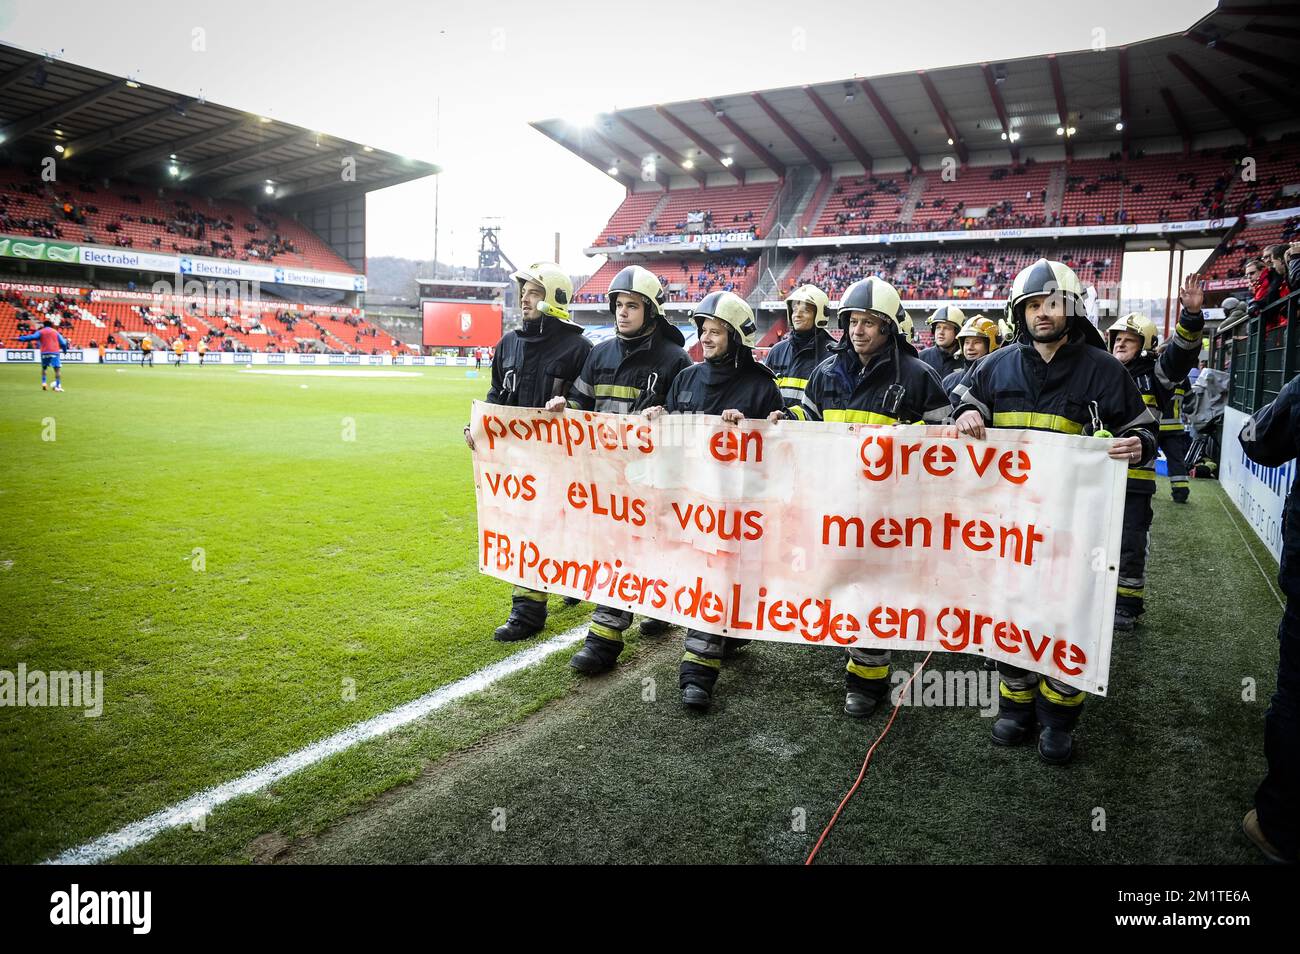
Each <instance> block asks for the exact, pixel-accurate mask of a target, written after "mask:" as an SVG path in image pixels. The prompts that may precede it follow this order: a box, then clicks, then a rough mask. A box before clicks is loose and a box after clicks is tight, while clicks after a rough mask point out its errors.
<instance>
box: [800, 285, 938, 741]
mask: <svg viewBox="0 0 1300 954" xmlns="http://www.w3.org/2000/svg"><path fill="white" fill-rule="evenodd" d="M900 311H901V308H900V305H899V300H898V292H897V291H896V290H895V289H894V286H892V285H890V284H889V283H888V282H886V281H884V280H882V279H880V278H876V277H874V276H872V277H871V278H864V279H862V280H861V281H858V282H854V283H853V284H852V285H850V286H849V287H848V288H847V289H846V290H845V292H844V296H843V297H842V298H841V299H840V306H839V324H840V329H841V330H842V331H843V332H844V334H843V337H841V339H840V342H839V344H838V345H836V348H835V353H834V354H832V355H831V356H830V357H829V358H827V359H826V360H825V361H823V362H822V363H821V364H820V365H818V366H817V369H816V370H815V371H813V373H812V377H811V378H810V379H809V380H808V387H807V388H806V389H805V390H804V396H803V414H802V415H796V414H794V413H793V412H791V413H790V415H789V416H790V417H796V416H799V417H802V418H803V419H804V420H811V421H847V422H849V423H858V424H915V423H926V424H940V423H943V422H944V421H947V420H950V419H951V416H952V405H951V404H950V403H949V401H948V396H947V395H946V394H945V393H944V390H943V386H942V384H941V383H940V381H939V376H938V375H937V374H936V373H935V372H934V369H933V368H931V367H930V366H929V365H927V364H925V363H924V362H922V361H921V359H920V358H918V357H917V356H916V349H915V348H913V347H912V345H911V343H910V342H909V341H908V340H907V339H906V338H905V337H904V335H903V333H902V329H901V328H900V327H899V323H898V315H899V312H900ZM844 680H845V683H846V692H845V698H844V711H845V713H847V714H848V715H851V716H853V717H855V718H859V719H862V718H866V717H867V716H869V715H871V713H872V712H874V711H875V710H876V707H877V706H878V705H879V704H880V700H881V699H883V698H884V696H885V693H886V690H887V689H888V687H889V650H878V649H870V650H867V649H859V648H858V647H856V646H854V647H851V648H850V649H849V651H848V662H847V664H846V666H845V673H844Z"/></svg>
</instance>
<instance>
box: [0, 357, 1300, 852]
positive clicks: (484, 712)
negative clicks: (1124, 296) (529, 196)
mask: <svg viewBox="0 0 1300 954" xmlns="http://www.w3.org/2000/svg"><path fill="white" fill-rule="evenodd" d="M65 383H66V385H67V391H66V392H65V393H63V394H57V395H56V394H52V393H47V392H42V391H41V390H40V389H39V384H38V373H37V372H36V370H35V369H33V368H31V367H14V366H10V367H6V366H0V460H3V480H0V605H3V613H2V614H0V669H7V670H13V669H14V668H15V667H16V666H17V664H18V663H19V662H23V663H25V664H26V665H27V667H28V668H29V669H46V670H54V669H59V670H69V669H79V670H87V669H88V670H94V669H101V670H103V671H104V679H105V683H104V688H105V708H104V713H103V715H102V716H100V717H99V718H95V719H87V718H85V717H84V716H83V715H82V713H81V711H80V710H68V709H59V708H43V709H30V708H22V709H17V708H0V862H31V861H38V860H41V859H44V858H48V857H52V856H53V855H55V854H57V853H58V852H60V851H62V850H65V849H67V848H70V847H73V846H75V845H77V844H80V843H82V842H84V841H87V840H89V839H91V838H94V837H96V836H98V835H101V834H104V833H106V832H109V831H113V830H115V829H117V828H120V827H122V826H123V825H126V824H128V823H130V822H132V821H136V820H138V819H140V818H143V817H145V816H147V815H148V814H150V813H151V812H153V811H156V810H158V809H159V808H162V807H164V806H166V805H169V804H172V803H175V802H178V801H181V800H183V799H185V798H187V797H189V796H190V795H193V794H194V793H196V792H198V791H200V790H202V789H205V788H208V787H210V786H212V785H216V784H219V783H221V782H224V781H228V780H229V779H232V778H234V777H236V776H238V775H240V774H242V773H244V772H247V771H249V770H251V769H253V768H256V767H258V766H260V765H263V764H265V763H266V762H268V761H271V760H272V759H275V758H277V757H278V756H281V755H284V754H285V753H287V752H290V751H292V750H294V749H297V748H299V747H301V746H303V745H306V744H308V743H310V742H313V741H316V740H318V739H321V738H323V737H325V736H328V735H330V734H332V733H334V732H336V731H338V730H340V729H342V728H345V727H347V726H349V725H352V724H354V723H356V722H359V721H361V720H363V719H365V718H368V717H370V716H373V715H377V714H379V713H382V712H385V711H387V710H389V709H391V708H393V707H394V706H397V705H399V704H401V703H403V702H406V701H408V700H410V699H413V698H415V697H417V696H419V695H422V694H423V693H426V692H428V691H429V690H431V689H433V688H435V687H437V686H439V685H444V684H446V683H448V682H451V681H453V680H455V679H457V678H459V677H461V676H464V675H466V674H468V673H470V672H472V671H474V670H476V669H479V668H482V667H483V666H484V665H487V664H489V663H490V662H493V661H495V660H498V659H501V658H504V657H505V656H507V655H510V654H512V653H514V652H517V651H519V650H520V648H521V647H520V646H517V645H513V646H511V645H502V644H498V643H494V642H493V641H492V640H491V639H490V632H491V629H492V628H493V627H494V626H495V625H496V624H497V623H499V622H500V621H501V619H502V618H503V616H504V612H505V609H506V601H507V589H508V588H507V587H506V586H505V585H504V584H502V583H499V582H497V581H494V580H490V579H487V578H484V577H481V576H480V575H479V574H478V573H477V571H476V566H475V559H474V553H475V550H474V496H473V488H472V480H471V474H472V470H471V465H470V459H469V454H468V452H467V450H466V449H465V448H464V446H463V444H462V443H461V437H460V428H461V425H462V424H463V423H464V421H465V420H466V419H467V416H468V408H469V403H470V401H471V400H473V399H474V398H475V397H479V396H481V395H482V394H483V393H484V391H485V389H486V381H485V378H484V376H480V377H478V378H477V379H469V378H467V377H466V376H465V372H464V370H463V369H435V368H428V369H423V370H422V372H421V373H420V375H419V377H410V378H362V377H352V378H347V377H316V376H292V375H285V376H280V375H268V374H251V373H246V372H243V371H237V370H234V369H230V368H202V369H200V368H197V367H188V366H187V367H184V368H180V369H177V368H172V367H167V366H165V365H161V364H160V365H159V366H158V367H156V368H153V369H142V368H138V367H133V368H116V367H112V366H105V367H99V366H87V367H78V366H72V367H70V368H68V369H67V370H66V381H65ZM303 385H306V387H303ZM50 419H52V421H51V420H50ZM349 436H351V437H352V438H353V439H347V438H348V437H349ZM47 437H53V438H54V439H53V440H48V439H44V438H47ZM1242 528H1243V524H1242V521H1241V518H1240V516H1239V515H1237V514H1236V512H1235V511H1231V512H1229V509H1225V507H1224V505H1223V497H1222V493H1221V491H1220V489H1219V488H1218V487H1217V485H1214V484H1207V483H1201V482H1195V483H1194V484H1193V500H1192V503H1191V504H1190V505H1189V506H1187V507H1175V506H1174V505H1173V504H1171V503H1170V502H1169V500H1168V492H1167V484H1166V483H1165V482H1164V481H1163V480H1161V481H1160V493H1159V495H1158V497H1157V513H1156V524H1155V532H1154V541H1153V553H1152V558H1151V562H1150V565H1149V568H1148V572H1149V588H1150V592H1151V604H1150V609H1149V612H1148V614H1147V617H1146V625H1145V626H1144V627H1143V628H1141V629H1139V630H1138V632H1137V633H1136V634H1135V635H1133V636H1123V635H1121V636H1117V638H1116V647H1115V658H1114V663H1113V667H1112V677H1111V685H1112V695H1111V696H1110V697H1109V698H1107V699H1104V700H1092V701H1091V702H1090V703H1089V707H1088V710H1087V711H1086V712H1085V713H1084V717H1083V723H1082V726H1081V729H1080V732H1079V739H1080V757H1079V759H1078V760H1077V761H1076V763H1075V764H1073V765H1071V766H1069V767H1067V768H1065V769H1051V768H1048V767H1046V766H1043V765H1040V764H1039V763H1038V762H1037V760H1036V759H1035V758H1034V757H1033V755H1032V753H1031V752H1030V751H1028V750H1021V751H1003V750H996V749H994V748H993V747H992V746H991V745H990V744H989V741H988V729H989V722H988V720H986V719H983V718H981V717H980V716H979V714H978V712H977V711H976V710H975V709H963V710H942V709H925V710H923V709H903V710H902V711H901V712H900V714H899V717H898V720H897V722H896V723H895V726H894V729H893V731H892V732H891V734H890V736H889V737H888V739H887V740H886V742H885V743H884V744H883V745H882V746H881V748H880V750H879V751H878V753H877V756H876V762H875V763H874V764H873V768H872V770H871V772H870V773H869V774H868V776H867V780H866V782H865V783H864V785H863V788H862V790H861V791H860V792H859V794H858V796H857V798H856V799H855V801H854V802H853V803H852V804H851V805H850V806H849V808H848V809H847V810H846V812H845V815H844V817H843V818H842V819H841V821H840V824H839V827H837V829H836V831H835V833H834V834H833V835H832V836H831V838H830V840H829V842H828V844H827V846H826V848H824V849H823V853H822V856H821V857H822V859H823V860H825V861H841V862H904V861H936V862H952V863H969V862H978V861H1015V860H1027V861H1049V860H1064V861H1084V862H1088V861H1092V862H1132V861H1146V862H1186V861H1209V862H1214V861H1222V862H1249V861H1253V860H1255V856H1254V854H1253V853H1252V849H1251V848H1250V846H1249V845H1247V844H1246V843H1245V842H1244V840H1243V839H1242V837H1241V836H1240V834H1239V833H1238V832H1237V830H1236V826H1237V824H1238V822H1239V820H1240V817H1241V814H1242V813H1243V812H1244V811H1245V809H1246V808H1247V807H1249V804H1250V795H1251V792H1252V791H1253V788H1254V785H1255V784H1256V783H1257V782H1258V779H1259V778H1260V776H1261V775H1262V772H1263V757H1262V720H1263V713H1264V709H1265V707H1266V705H1267V699H1268V695H1269V693H1270V692H1271V691H1272V689H1273V680H1274V673H1275V668H1276V652H1277V649H1276V640H1275V636H1274V632H1275V627H1276V621H1277V618H1278V616H1279V614H1280V608H1279V606H1278V604H1277V602H1276V599H1275V598H1274V596H1273V594H1272V592H1271V591H1270V589H1269V586H1268V582H1267V579H1266V576H1265V574H1266V573H1267V574H1272V573H1273V572H1275V569H1276V567H1275V565H1274V564H1272V563H1271V560H1270V558H1269V557H1268V555H1267V553H1266V552H1265V551H1264V550H1263V548H1262V547H1261V546H1260V545H1259V544H1258V542H1257V541H1256V540H1255V539H1254V538H1253V536H1250V535H1249V532H1248V531H1247V534H1246V536H1247V540H1245V541H1243V539H1242V536H1241V535H1240V534H1241V530H1242ZM198 551H201V552H198ZM1256 560H1258V561H1259V563H1260V564H1261V565H1262V567H1263V572H1261V569H1260V567H1259V566H1257V565H1256V562H1255V561H1256ZM588 609H589V607H582V608H576V609H565V608H563V607H562V606H561V604H560V602H559V600H556V599H553V600H552V601H551V621H550V623H549V625H548V631H549V632H557V631H561V630H564V629H568V628H570V627H573V626H576V625H578V624H579V623H581V622H583V621H584V620H585V618H586V617H585V614H586V611H587V610H588ZM679 640H680V637H679V636H678V635H673V636H669V637H667V638H661V639H656V640H637V639H636V638H635V636H633V638H632V639H631V640H630V644H629V651H628V653H627V654H626V655H625V659H624V661H623V664H622V665H621V666H620V668H619V670H617V671H616V672H615V673H613V674H611V675H609V676H605V677H601V678H600V679H596V680H590V681H583V680H580V679H578V678H577V677H575V676H573V675H571V674H570V673H569V672H568V671H567V669H566V668H565V666H564V662H565V658H566V657H567V653H560V654H558V655H557V656H555V657H552V658H551V659H549V660H548V661H547V662H545V663H543V664H542V665H540V666H538V667H536V668H534V669H531V670H528V671H526V672H523V673H519V674H517V675H515V676H512V677H510V678H508V679H506V680H504V681H503V682H501V683H500V684H498V685H497V686H495V687H493V688H492V689H490V690H488V691H487V692H485V693H482V694H480V695H478V696H475V697H472V698H469V699H466V700H464V701H463V702H461V703H458V704H456V705H454V706H451V707H449V708H448V709H446V710H442V711H440V712H438V713H436V714H435V715H434V716H432V717H430V718H429V719H427V720H422V721H421V722H419V723H416V724H413V725H411V726H408V727H406V728H405V729H402V730H400V731H398V732H396V733H393V734H392V735H391V736H389V737H385V738H383V739H379V740H374V741H372V742H367V743H364V744H362V745H359V746H357V747H355V748H354V749H352V750H349V751H348V752H346V753H343V754H341V755H338V756H335V757H334V758H331V759H329V760H327V761H325V762H323V763H321V764H319V765H316V766H313V767H312V768H310V769H307V770H305V771H303V772H301V773H298V774H297V775H294V776H291V777H290V778H287V779H285V780H283V781H281V782H279V783H277V784H275V785H274V786H272V787H271V788H270V789H269V790H267V791H265V792H262V793H258V794H256V795H252V796H247V797H243V798H240V799H236V800H235V801H233V802H231V803H229V804H228V805H226V806H224V807H222V808H220V809H218V811H217V812H215V813H214V814H213V815H212V816H211V818H210V819H208V821H207V824H206V826H205V827H204V829H203V830H201V831H194V830H191V829H190V828H178V829H174V830H172V831H169V832H165V833H164V834H162V835H160V836H159V837H158V838H156V839H155V840H153V841H152V842H150V843H148V844H146V845H143V846H141V847H139V848H137V849H134V850H133V851H130V852H128V853H127V854H126V855H123V856H122V857H121V859H120V860H122V861H131V862H165V861H182V862H211V861H222V862H226V861H229V862H241V861H248V860H280V861H295V860H303V861H426V860H433V861H555V860H565V861H634V862H637V861H717V862H758V861H762V862H779V863H792V862H798V861H801V860H802V859H803V857H804V856H805V855H806V853H807V851H808V850H809V848H811V846H812V843H813V842H814V841H815V840H816V836H817V834H818V832H819V831H820V829H821V826H822V824H824V823H825V820H826V818H827V817H828V816H829V814H830V812H831V811H832V810H833V809H834V806H835V803H836V802H837V801H838V799H839V797H840V796H841V795H842V794H843V792H844V791H845V790H846V789H847V787H848V785H849V784H850V783H851V781H852V779H853V777H854V776H855V775H856V773H857V768H858V765H859V764H860V761H861V758H862V755H863V754H864V753H865V749H866V747H867V745H868V744H870V742H871V740H873V739H874V738H875V735H876V733H877V732H878V731H879V728H880V726H881V725H882V724H883V720H881V719H879V718H876V719H873V720H871V721H870V722H868V723H866V724H865V725H864V724H859V723H855V722H852V721H850V720H847V719H844V718H843V717H841V716H840V715H839V714H838V707H839V704H840V702H841V701H842V696H841V692H842V689H841V677H840V672H839V670H840V666H839V663H838V662H837V660H836V659H835V658H832V657H835V653H834V652H832V651H828V650H825V649H822V648H815V647H809V648H798V647H789V646H781V645H768V644H762V645H760V644H755V645H753V646H751V647H749V648H748V649H746V650H745V651H744V652H743V653H741V654H740V656H738V657H737V659H736V660H735V661H734V662H731V663H729V664H728V666H727V668H726V669H725V670H724V672H723V676H722V681H721V683H720V686H719V689H720V697H719V704H718V706H717V707H716V708H715V711H714V712H713V713H711V714H710V715H709V716H708V717H707V718H704V719H701V718H698V717H695V716H692V715H691V714H689V713H686V712H684V711H683V710H682V708H681V706H680V703H679V701H678V697H677V690H676V678H675V672H676V659H677V656H678V654H679V651H680V643H679ZM525 645H528V644H525ZM918 658H919V657H918V656H916V655H915V654H904V653H896V654H895V659H896V665H899V666H910V665H911V663H912V662H913V661H915V660H916V659H918ZM976 665H978V664H977V663H974V662H972V661H970V659H969V658H968V657H963V656H940V655H937V654H936V656H935V658H934V660H933V661H932V662H931V666H932V667H935V668H970V667H972V666H976ZM1247 679H1252V680H1254V681H1255V686H1256V688H1255V698H1254V700H1253V701H1248V700H1245V699H1243V680H1247ZM647 686H653V687H654V688H655V691H654V692H651V693H647ZM647 696H649V698H647ZM1099 808H1100V809H1102V810H1103V815H1102V816H1101V817H1102V819H1103V821H1102V825H1101V827H1098V817H1099V816H1098V814H1097V809H1099ZM497 809H502V810H503V814H502V815H501V817H502V818H504V819H505V820H506V823H505V824H504V827H502V826H495V827H494V825H493V824H492V823H493V820H494V819H495V818H496V817H497V815H496V814H494V813H495V812H496V810H497ZM799 812H802V813H803V816H804V817H805V819H806V820H805V822H804V828H803V830H799V829H798V826H797V825H795V824H793V823H792V818H795V817H797V815H798V813H799Z"/></svg>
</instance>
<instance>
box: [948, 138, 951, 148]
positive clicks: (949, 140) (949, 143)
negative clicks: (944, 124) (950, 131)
mask: <svg viewBox="0 0 1300 954" xmlns="http://www.w3.org/2000/svg"><path fill="white" fill-rule="evenodd" d="M948 145H950V146H951V145H952V139H951V138H949V139H948Z"/></svg>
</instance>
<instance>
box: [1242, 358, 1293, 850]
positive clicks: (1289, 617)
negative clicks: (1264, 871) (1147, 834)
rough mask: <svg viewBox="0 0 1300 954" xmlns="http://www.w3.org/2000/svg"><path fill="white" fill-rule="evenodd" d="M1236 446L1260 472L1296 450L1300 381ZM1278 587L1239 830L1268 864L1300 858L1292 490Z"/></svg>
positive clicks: (1257, 418) (1288, 458)
mask: <svg viewBox="0 0 1300 954" xmlns="http://www.w3.org/2000/svg"><path fill="white" fill-rule="evenodd" d="M1239 439H1240V441H1241V449H1242V451H1243V452H1244V453H1245V455H1246V456H1247V457H1249V458H1250V459H1251V460H1253V461H1254V462H1255V463H1257V464H1260V465H1262V466H1264V467H1281V466H1283V465H1284V464H1286V463H1288V462H1289V461H1293V460H1295V459H1296V456H1297V453H1298V452H1300V378H1292V379H1291V381H1290V382H1289V383H1288V384H1287V385H1286V386H1285V387H1284V388H1282V391H1281V393H1280V394H1278V396H1277V400H1276V401H1274V402H1273V403H1272V404H1270V405H1268V406H1267V407H1263V408H1260V409H1259V410H1258V411H1256V412H1255V415H1254V417H1252V418H1251V419H1250V420H1248V421H1247V422H1246V424H1245V426H1244V427H1242V430H1241V436H1240V438H1239ZM1277 582H1278V585H1279V586H1280V587H1281V589H1282V592H1283V593H1285V594H1286V609H1285V610H1284V611H1283V614H1282V622H1281V624H1280V625H1279V626H1278V629H1277V638H1278V654H1277V691H1276V692H1275V693H1273V698H1272V699H1271V700H1269V706H1268V712H1267V713H1265V715H1264V757H1265V758H1266V759H1267V760H1268V774H1267V775H1266V776H1265V777H1264V781H1263V782H1261V783H1260V786H1259V788H1258V789H1256V791H1255V807H1254V808H1252V809H1251V810H1250V811H1249V812H1247V813H1246V817H1245V818H1244V819H1242V823H1241V826H1242V828H1243V829H1244V830H1245V832H1246V835H1247V836H1248V837H1249V838H1250V840H1251V841H1253V842H1254V843H1255V845H1256V847H1258V848H1259V850H1260V851H1262V852H1263V853H1264V855H1265V857H1267V858H1268V859H1269V860H1270V861H1274V862H1290V863H1291V864H1295V863H1296V862H1297V860H1300V503H1298V502H1297V498H1296V491H1295V490H1294V489H1293V490H1292V491H1291V492H1290V493H1289V494H1288V495H1287V500H1286V513H1285V515H1284V516H1283V523H1282V561H1281V566H1280V567H1279V569H1278V574H1277Z"/></svg>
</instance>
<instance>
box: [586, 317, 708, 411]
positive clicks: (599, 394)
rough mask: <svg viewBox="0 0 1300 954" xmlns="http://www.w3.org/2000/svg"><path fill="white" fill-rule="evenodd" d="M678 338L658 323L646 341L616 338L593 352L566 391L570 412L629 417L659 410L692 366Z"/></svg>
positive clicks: (670, 330)
mask: <svg viewBox="0 0 1300 954" xmlns="http://www.w3.org/2000/svg"><path fill="white" fill-rule="evenodd" d="M683 340H684V339H683V338H682V333H681V332H680V331H678V330H677V329H676V328H674V327H673V326H672V325H670V324H668V323H667V322H658V323H657V325H656V327H655V329H654V330H653V331H652V332H650V333H649V334H647V335H643V336H642V337H640V338H635V339H632V340H626V339H623V338H619V337H617V336H615V337H613V338H611V339H610V340H608V341H602V342H601V343H600V344H598V345H596V347H594V348H592V349H591V353H590V354H588V355H587V361H586V363H585V364H583V366H582V373H581V374H579V375H578V379H577V380H576V381H574V382H573V387H572V388H571V389H570V390H569V394H568V401H569V406H570V407H574V408H577V409H579V410H583V411H603V412H606V413H609V414H632V413H635V412H637V411H640V410H642V409H644V408H647V407H655V406H656V405H662V404H663V403H664V401H665V400H666V399H667V396H668V389H669V388H670V387H672V383H673V381H674V380H675V379H676V378H677V375H678V374H680V373H681V372H682V371H683V370H685V369H686V368H689V367H690V366H691V359H690V356H689V355H687V353H686V351H685V350H683V348H682V342H683Z"/></svg>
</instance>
